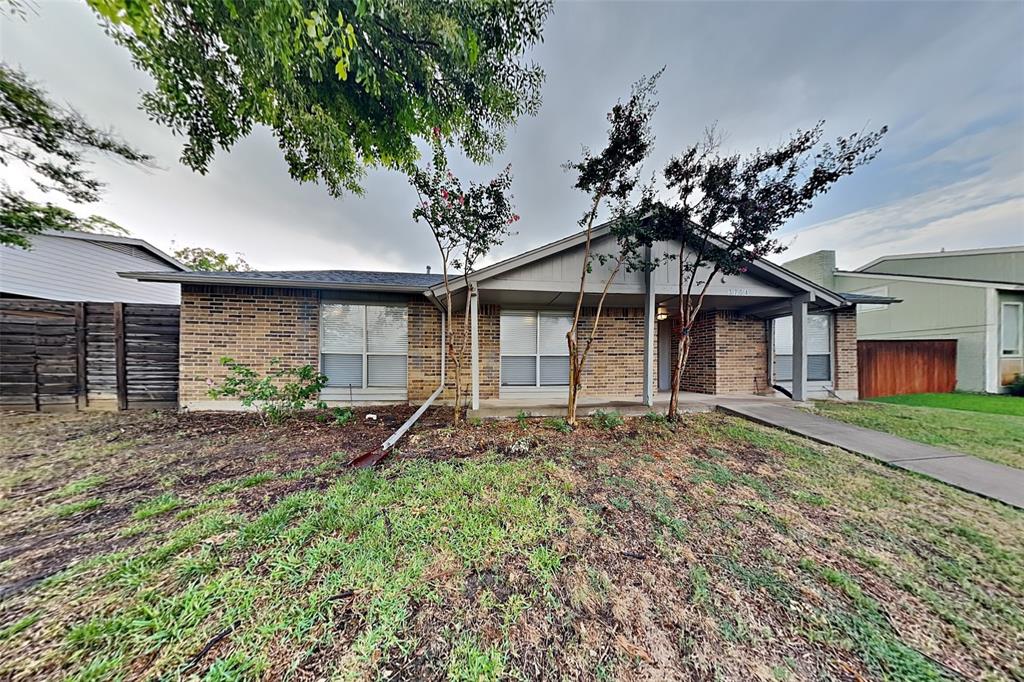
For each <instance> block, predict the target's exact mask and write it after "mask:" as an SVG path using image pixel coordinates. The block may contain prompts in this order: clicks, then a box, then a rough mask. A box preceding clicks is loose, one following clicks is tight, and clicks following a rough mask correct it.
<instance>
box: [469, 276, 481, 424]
mask: <svg viewBox="0 0 1024 682" xmlns="http://www.w3.org/2000/svg"><path fill="white" fill-rule="evenodd" d="M479 317H480V292H479V291H477V288H476V284H473V285H471V286H470V289H469V338H470V368H469V369H470V373H471V374H472V377H473V378H472V385H473V407H472V409H474V410H479V409H480V334H479V327H480V324H479V321H478V318H479Z"/></svg>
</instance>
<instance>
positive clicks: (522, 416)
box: [516, 410, 530, 429]
mask: <svg viewBox="0 0 1024 682" xmlns="http://www.w3.org/2000/svg"><path fill="white" fill-rule="evenodd" d="M529 418H530V413H529V412H527V411H526V410H519V414H517V415H516V421H517V422H519V426H521V427H523V428H524V429H525V428H526V420H527V419H529Z"/></svg>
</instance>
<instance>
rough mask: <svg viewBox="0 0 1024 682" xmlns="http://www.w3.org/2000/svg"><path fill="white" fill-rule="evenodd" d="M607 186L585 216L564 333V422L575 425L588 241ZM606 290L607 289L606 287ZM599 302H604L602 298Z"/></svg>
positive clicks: (596, 196)
mask: <svg viewBox="0 0 1024 682" xmlns="http://www.w3.org/2000/svg"><path fill="white" fill-rule="evenodd" d="M606 187H607V184H605V185H602V186H601V189H600V190H598V192H597V194H596V195H595V196H594V203H593V204H592V205H591V207H590V214H589V215H588V216H587V227H586V233H587V238H586V241H585V242H584V246H583V267H582V271H581V272H580V291H579V294H578V295H577V296H576V310H575V312H574V313H573V316H572V326H571V327H569V331H568V332H566V334H565V338H566V343H567V344H568V346H569V400H568V402H567V403H566V421H567V422H569V424H571V425H573V426H575V425H576V401H577V400H578V399H579V393H580V388H582V381H583V364H582V362H581V361H580V358H579V355H578V354H579V338H578V330H579V324H580V313H581V312H582V311H583V295H584V293H585V292H586V286H587V270H588V269H589V266H590V240H591V235H592V234H593V226H594V218H595V217H597V209H598V208H599V207H600V206H601V200H602V199H603V198H604V193H605V191H606ZM606 289H607V287H606ZM601 302H602V303H603V302H604V298H603V297H602V299H601Z"/></svg>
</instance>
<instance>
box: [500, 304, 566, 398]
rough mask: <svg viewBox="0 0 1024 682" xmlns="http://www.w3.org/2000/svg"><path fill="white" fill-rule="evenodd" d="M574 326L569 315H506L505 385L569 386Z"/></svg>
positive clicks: (503, 346) (503, 326)
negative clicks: (569, 334) (570, 334)
mask: <svg viewBox="0 0 1024 682" xmlns="http://www.w3.org/2000/svg"><path fill="white" fill-rule="evenodd" d="M570 326H572V315H568V314H566V313H554V312H539V311H533V310H530V311H502V313H501V385H502V386H535V387H541V386H568V385H569V349H568V346H567V345H566V342H565V335H566V333H567V332H568V331H569V327H570Z"/></svg>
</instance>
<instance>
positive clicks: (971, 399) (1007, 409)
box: [872, 393, 1024, 417]
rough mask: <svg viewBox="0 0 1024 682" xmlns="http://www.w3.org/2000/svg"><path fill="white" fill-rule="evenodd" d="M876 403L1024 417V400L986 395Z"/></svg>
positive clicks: (933, 396)
mask: <svg viewBox="0 0 1024 682" xmlns="http://www.w3.org/2000/svg"><path fill="white" fill-rule="evenodd" d="M872 400H873V401H875V402H880V403H890V404H892V405H911V406H914V407H941V408H945V409H947V410H966V411H967V412H986V413H989V414H1008V415H1011V416H1014V417H1024V398H1019V397H1016V396H1012V395H993V394H984V393H914V394H911V395H892V396H886V397H884V398H872Z"/></svg>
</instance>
